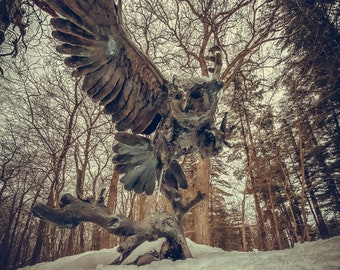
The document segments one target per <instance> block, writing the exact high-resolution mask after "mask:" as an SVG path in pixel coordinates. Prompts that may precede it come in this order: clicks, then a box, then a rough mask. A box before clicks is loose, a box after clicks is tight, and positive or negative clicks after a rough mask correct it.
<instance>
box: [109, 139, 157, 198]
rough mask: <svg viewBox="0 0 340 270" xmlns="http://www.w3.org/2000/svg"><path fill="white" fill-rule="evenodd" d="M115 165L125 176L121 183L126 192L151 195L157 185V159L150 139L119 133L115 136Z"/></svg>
mask: <svg viewBox="0 0 340 270" xmlns="http://www.w3.org/2000/svg"><path fill="white" fill-rule="evenodd" d="M115 138H116V140H117V141H118V143H117V144H116V145H114V147H113V151H114V152H115V156H114V157H113V163H114V164H115V166H116V169H117V171H118V173H120V174H124V175H123V176H122V177H121V178H120V182H121V183H123V184H124V188H125V189H126V190H129V191H130V190H134V191H135V192H136V193H137V194H140V193H142V192H145V193H146V194H147V195H151V194H152V193H153V190H154V189H155V184H156V178H157V176H156V164H157V162H156V157H155V156H154V153H153V147H152V145H151V142H150V140H149V139H147V138H145V137H143V136H140V135H135V134H131V133H125V132H119V133H117V134H116V136H115Z"/></svg>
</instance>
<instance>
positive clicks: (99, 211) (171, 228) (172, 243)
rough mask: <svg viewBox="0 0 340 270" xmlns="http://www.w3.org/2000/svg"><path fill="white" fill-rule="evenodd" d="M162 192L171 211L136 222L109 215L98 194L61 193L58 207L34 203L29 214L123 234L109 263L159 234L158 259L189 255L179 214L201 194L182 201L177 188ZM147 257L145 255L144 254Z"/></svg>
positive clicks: (60, 223)
mask: <svg viewBox="0 0 340 270" xmlns="http://www.w3.org/2000/svg"><path fill="white" fill-rule="evenodd" d="M163 192H164V193H165V194H166V196H167V198H168V199H169V200H170V201H171V203H172V206H173V208H174V213H175V214H170V213H167V212H163V213H156V214H153V215H151V216H148V217H147V218H145V219H143V220H141V221H138V222H137V221H133V220H131V219H129V218H127V217H125V216H122V215H119V214H112V213H111V212H110V211H108V209H107V208H106V207H105V205H104V204H103V198H102V196H101V197H100V198H99V199H98V200H97V201H95V202H93V201H91V200H85V199H81V198H79V197H78V198H76V197H74V196H72V195H71V194H65V195H63V196H62V198H61V201H60V208H51V207H49V206H47V205H45V204H37V205H36V206H35V207H34V208H33V214H34V215H35V216H36V217H39V218H41V219H42V220H45V221H48V222H51V223H54V224H56V225H57V226H58V227H61V228H68V229H72V228H75V227H77V226H78V225H79V224H80V223H81V222H91V223H95V224H97V225H99V226H100V227H102V228H104V229H105V230H107V231H108V232H109V233H111V234H115V235H118V236H122V237H126V238H125V240H124V241H123V242H122V243H121V245H120V246H119V248H118V251H119V252H120V253H121V256H120V257H119V258H117V259H116V260H114V261H113V264H121V263H122V262H123V261H124V260H125V259H126V258H127V257H128V256H129V255H130V254H131V252H132V251H133V250H135V249H136V248H137V247H138V246H139V245H140V244H142V243H144V242H145V241H154V240H157V239H158V238H162V237H164V238H165V239H166V244H165V245H164V247H163V248H162V251H161V254H159V256H158V257H159V258H170V259H173V260H178V259H187V258H191V257H192V255H191V252H190V250H189V248H188V245H187V242H186V239H185V237H184V234H183V226H182V221H183V216H184V214H185V213H186V212H187V211H188V210H189V209H190V208H192V207H193V206H194V205H196V204H197V203H198V202H199V201H201V200H202V199H204V195H203V194H202V193H198V194H197V196H196V198H195V199H193V200H192V201H190V202H188V203H187V204H184V203H183V202H182V197H181V195H180V193H179V192H178V191H177V190H175V189H172V188H168V187H164V188H163ZM148 256H149V255H145V257H148ZM143 258H144V257H143Z"/></svg>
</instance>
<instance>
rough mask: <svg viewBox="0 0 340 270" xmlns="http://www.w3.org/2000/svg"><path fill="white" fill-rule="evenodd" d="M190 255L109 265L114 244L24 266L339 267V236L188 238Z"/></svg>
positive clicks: (94, 269)
mask: <svg viewBox="0 0 340 270" xmlns="http://www.w3.org/2000/svg"><path fill="white" fill-rule="evenodd" d="M161 243H162V239H159V240H158V241H156V242H152V243H148V242H147V243H144V244H143V245H142V246H140V247H139V248H138V250H135V251H134V252H133V253H132V254H131V255H130V257H129V258H128V259H127V260H126V262H125V263H128V262H131V261H134V259H135V258H137V256H138V254H143V253H146V252H147V251H150V250H153V249H158V248H159V246H160V245H161ZM188 245H189V248H190V250H191V252H192V255H193V256H194V258H193V259H187V260H184V261H175V262H173V261H170V260H162V261H157V262H153V263H151V264H149V265H145V266H140V267H137V266H135V265H120V266H116V265H115V266H112V265H108V264H109V263H111V262H112V261H113V260H114V259H115V258H116V257H118V256H119V254H118V253H117V251H116V248H112V249H103V250H100V251H89V252H85V253H82V254H79V255H75V256H69V257H64V258H60V259H58V260H56V261H54V262H46V263H39V264H37V265H34V266H28V267H25V268H21V269H25V270H121V269H125V270H133V269H138V270H158V269H162V270H170V269H171V270H173V269H180V270H189V269H190V270H191V269H195V270H213V269H214V270H215V269H216V270H217V269H227V270H233V269H234V270H236V269H237V270H239V269H240V270H241V269H242V270H256V269H260V270H267V269H268V270H269V269H270V270H281V269H282V270H283V269H284V270H292V269H299V270H307V269H308V270H313V269H315V270H321V269H324V270H335V269H340V236H336V237H333V238H329V239H326V240H318V241H314V242H305V243H302V244H301V243H298V244H296V245H295V247H294V248H292V249H285V250H277V251H258V250H253V251H250V252H239V251H231V252H227V251H223V250H222V249H219V248H213V247H209V246H204V245H199V244H196V243H194V242H192V241H190V240H188Z"/></svg>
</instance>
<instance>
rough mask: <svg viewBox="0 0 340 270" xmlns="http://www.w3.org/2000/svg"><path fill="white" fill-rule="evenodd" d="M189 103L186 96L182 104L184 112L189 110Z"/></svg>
mask: <svg viewBox="0 0 340 270" xmlns="http://www.w3.org/2000/svg"><path fill="white" fill-rule="evenodd" d="M187 103H188V98H187V97H186V96H184V97H183V100H182V104H181V109H182V111H183V112H184V111H185V109H186V108H187Z"/></svg>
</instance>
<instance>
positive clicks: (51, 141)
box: [0, 0, 340, 269]
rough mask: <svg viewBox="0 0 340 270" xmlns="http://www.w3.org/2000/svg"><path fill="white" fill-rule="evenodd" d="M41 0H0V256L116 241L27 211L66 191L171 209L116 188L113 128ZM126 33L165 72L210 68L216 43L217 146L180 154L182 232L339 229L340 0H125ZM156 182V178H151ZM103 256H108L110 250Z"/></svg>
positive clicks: (42, 256)
mask: <svg viewBox="0 0 340 270" xmlns="http://www.w3.org/2000/svg"><path fill="white" fill-rule="evenodd" d="M55 15H56V14H55V12H54V11H53V10H52V9H50V8H49V6H48V5H47V4H46V3H45V2H44V1H41V0H7V1H5V0H1V2H0V17H1V22H0V82H1V83H0V92H1V97H0V105H1V106H0V107H1V115H0V145H1V151H0V165H1V172H0V210H1V215H0V254H1V256H0V269H17V268H18V267H23V266H26V265H33V264H36V263H38V262H42V261H51V260H55V259H57V258H60V257H62V256H67V255H74V254H79V253H82V252H85V251H88V250H98V249H102V248H109V247H113V246H115V245H117V244H119V242H120V239H119V238H118V237H117V236H114V235H111V234H109V233H108V232H107V231H105V230H103V229H102V228H100V227H98V226H96V225H94V224H91V223H81V224H80V225H79V226H78V227H77V228H75V229H71V230H69V229H60V228H58V227H56V226H55V225H53V224H51V223H47V222H44V221H43V220H40V219H38V218H36V217H34V216H33V213H32V209H33V207H34V206H35V205H36V204H37V203H44V204H46V205H48V206H50V207H58V206H59V202H60V199H61V196H62V195H63V194H65V193H70V194H73V195H78V196H80V197H82V198H87V199H88V200H91V201H96V200H98V198H99V197H103V198H104V202H105V205H107V208H108V209H109V211H111V212H112V213H119V214H122V215H123V216H126V217H129V218H131V219H133V220H142V219H143V218H145V217H146V216H148V215H149V214H151V213H156V212H161V211H164V210H168V211H169V209H170V206H169V203H168V202H167V200H166V198H165V197H164V196H163V195H161V194H160V193H159V192H157V190H156V191H155V192H154V193H153V195H152V196H146V195H145V194H135V193H133V192H128V191H126V190H124V188H123V186H122V185H121V183H120V182H119V175H118V173H117V171H116V170H115V169H114V164H113V163H112V157H113V152H112V146H113V145H114V143H115V142H114V136H113V134H114V133H115V128H114V125H113V124H112V123H111V119H110V118H109V117H108V116H107V115H105V114H104V113H103V112H102V109H101V108H100V106H98V104H94V103H93V102H91V100H90V99H89V98H87V97H86V95H85V94H84V93H83V92H82V91H81V87H80V86H81V81H80V80H79V79H75V78H73V77H71V75H70V70H69V69H68V68H66V67H65V65H64V64H63V56H61V55H60V54H58V53H57V52H56V50H55V47H56V46H57V45H58V43H57V42H56V41H55V40H54V39H53V38H52V37H51V27H50V23H49V21H50V18H51V17H53V16H55ZM123 16H124V17H123V19H124V23H125V25H126V28H127V29H128V31H129V34H130V36H131V39H132V40H133V41H134V42H135V44H136V45H137V46H138V47H140V49H141V50H142V51H143V52H144V53H145V54H147V55H148V56H149V57H150V59H152V60H153V61H154V63H155V64H156V65H157V67H158V68H159V69H160V70H161V71H162V72H163V73H164V74H166V75H167V76H168V77H169V80H170V79H171V78H172V76H173V75H176V76H180V77H188V76H208V75H209V72H208V71H209V68H210V66H209V62H208V60H207V58H206V56H207V54H208V50H209V48H210V47H212V46H213V45H218V46H220V48H221V49H222V59H223V67H222V71H221V75H220V80H222V81H223V82H224V88H223V95H221V97H220V101H219V105H218V115H216V121H217V122H221V121H222V119H223V116H224V115H225V114H227V120H228V123H227V126H228V127H229V129H230V133H229V137H228V144H229V145H228V147H225V148H224V150H223V152H222V153H221V154H220V155H218V156H216V157H214V158H211V159H202V158H201V157H200V156H198V155H188V156H186V157H184V158H183V159H182V160H180V161H179V162H180V164H181V165H182V167H183V168H184V171H185V174H186V177H187V179H188V182H189V188H188V190H186V191H185V192H184V193H183V198H184V199H185V200H192V199H193V198H194V197H195V196H196V193H197V192H203V193H205V194H206V197H205V200H203V201H201V202H199V204H198V205H196V207H194V208H193V209H192V210H190V211H189V212H188V213H187V215H186V216H185V218H184V234H185V236H186V237H188V238H190V239H191V240H192V241H194V242H196V243H201V244H205V245H209V246H213V247H220V248H222V249H224V250H228V251H231V250H238V251H249V250H252V249H254V248H256V249H258V250H261V251H267V250H279V249H286V248H292V247H294V244H295V243H298V242H305V241H312V240H316V239H320V238H322V239H325V238H330V237H332V236H335V235H339V234H340V226H339V218H340V200H339V198H340V196H339V189H340V182H339V177H340V124H339V114H340V108H339V103H340V96H339V95H340V91H339V88H340V76H339V75H340V58H339V51H340V33H339V25H340V19H339V16H340V3H339V2H338V1H335V0H198V1H196V0H130V1H126V2H125V1H123ZM156 189H157V187H156ZM113 259H114V258H113Z"/></svg>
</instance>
